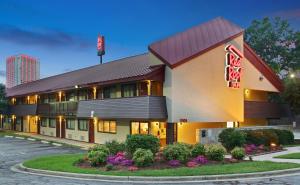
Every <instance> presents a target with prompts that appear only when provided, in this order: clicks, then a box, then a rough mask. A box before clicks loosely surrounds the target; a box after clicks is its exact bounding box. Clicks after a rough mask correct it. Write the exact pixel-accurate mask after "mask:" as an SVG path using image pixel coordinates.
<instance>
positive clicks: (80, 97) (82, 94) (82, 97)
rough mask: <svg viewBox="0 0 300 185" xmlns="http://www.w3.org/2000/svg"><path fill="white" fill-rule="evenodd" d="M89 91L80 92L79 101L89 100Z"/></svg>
mask: <svg viewBox="0 0 300 185" xmlns="http://www.w3.org/2000/svg"><path fill="white" fill-rule="evenodd" d="M86 97H87V91H86V90H81V91H79V92H78V100H86V99H87V98H86Z"/></svg>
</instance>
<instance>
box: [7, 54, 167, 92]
mask: <svg viewBox="0 0 300 185" xmlns="http://www.w3.org/2000/svg"><path fill="white" fill-rule="evenodd" d="M162 70H164V65H156V66H151V64H150V61H149V57H148V54H147V53H146V54H142V55H137V56H133V57H127V58H123V59H119V60H116V61H112V62H107V63H104V64H99V65H95V66H91V67H87V68H83V69H79V70H75V71H71V72H67V73H63V74H59V75H55V76H51V77H48V78H43V79H40V80H36V81H33V82H29V83H26V84H22V85H18V86H15V87H12V88H10V89H7V90H6V93H7V96H9V97H12V96H20V95H27V94H33V93H34V94H35V93H44V92H52V91H58V90H66V89H74V86H75V85H78V86H81V87H83V86H88V85H93V84H98V85H105V84H111V83H118V82H126V81H135V80H142V79H150V78H151V79H152V78H156V77H159V76H160V73H162Z"/></svg>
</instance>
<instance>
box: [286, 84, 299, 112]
mask: <svg viewBox="0 0 300 185" xmlns="http://www.w3.org/2000/svg"><path fill="white" fill-rule="evenodd" d="M284 83H285V89H284V92H283V93H282V98H283V99H284V101H285V102H287V103H288V104H289V105H290V107H291V110H292V112H293V113H294V114H295V115H297V114H299V113H300V79H299V78H294V79H289V78H287V79H286V80H285V82H284Z"/></svg>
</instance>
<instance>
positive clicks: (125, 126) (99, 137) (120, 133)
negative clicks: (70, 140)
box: [95, 120, 130, 144]
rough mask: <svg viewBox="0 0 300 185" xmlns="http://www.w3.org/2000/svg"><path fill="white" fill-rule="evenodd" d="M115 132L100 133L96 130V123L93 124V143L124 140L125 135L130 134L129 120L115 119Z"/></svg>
mask: <svg viewBox="0 0 300 185" xmlns="http://www.w3.org/2000/svg"><path fill="white" fill-rule="evenodd" d="M116 122H117V133H116V134H113V133H102V132H98V127H97V126H98V125H97V124H95V143H99V144H104V143H105V142H106V141H111V140H117V141H125V140H126V137H127V135H129V134H130V126H129V125H130V124H129V121H118V120H117V121H116Z"/></svg>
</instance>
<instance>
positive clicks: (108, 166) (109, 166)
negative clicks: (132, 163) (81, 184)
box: [105, 164, 114, 171]
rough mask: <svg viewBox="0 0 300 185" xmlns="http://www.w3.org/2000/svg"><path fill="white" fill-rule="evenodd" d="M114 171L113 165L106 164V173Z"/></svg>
mask: <svg viewBox="0 0 300 185" xmlns="http://www.w3.org/2000/svg"><path fill="white" fill-rule="evenodd" d="M113 169H114V165H112V164H107V165H106V166H105V170H106V171H111V170H113Z"/></svg>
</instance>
